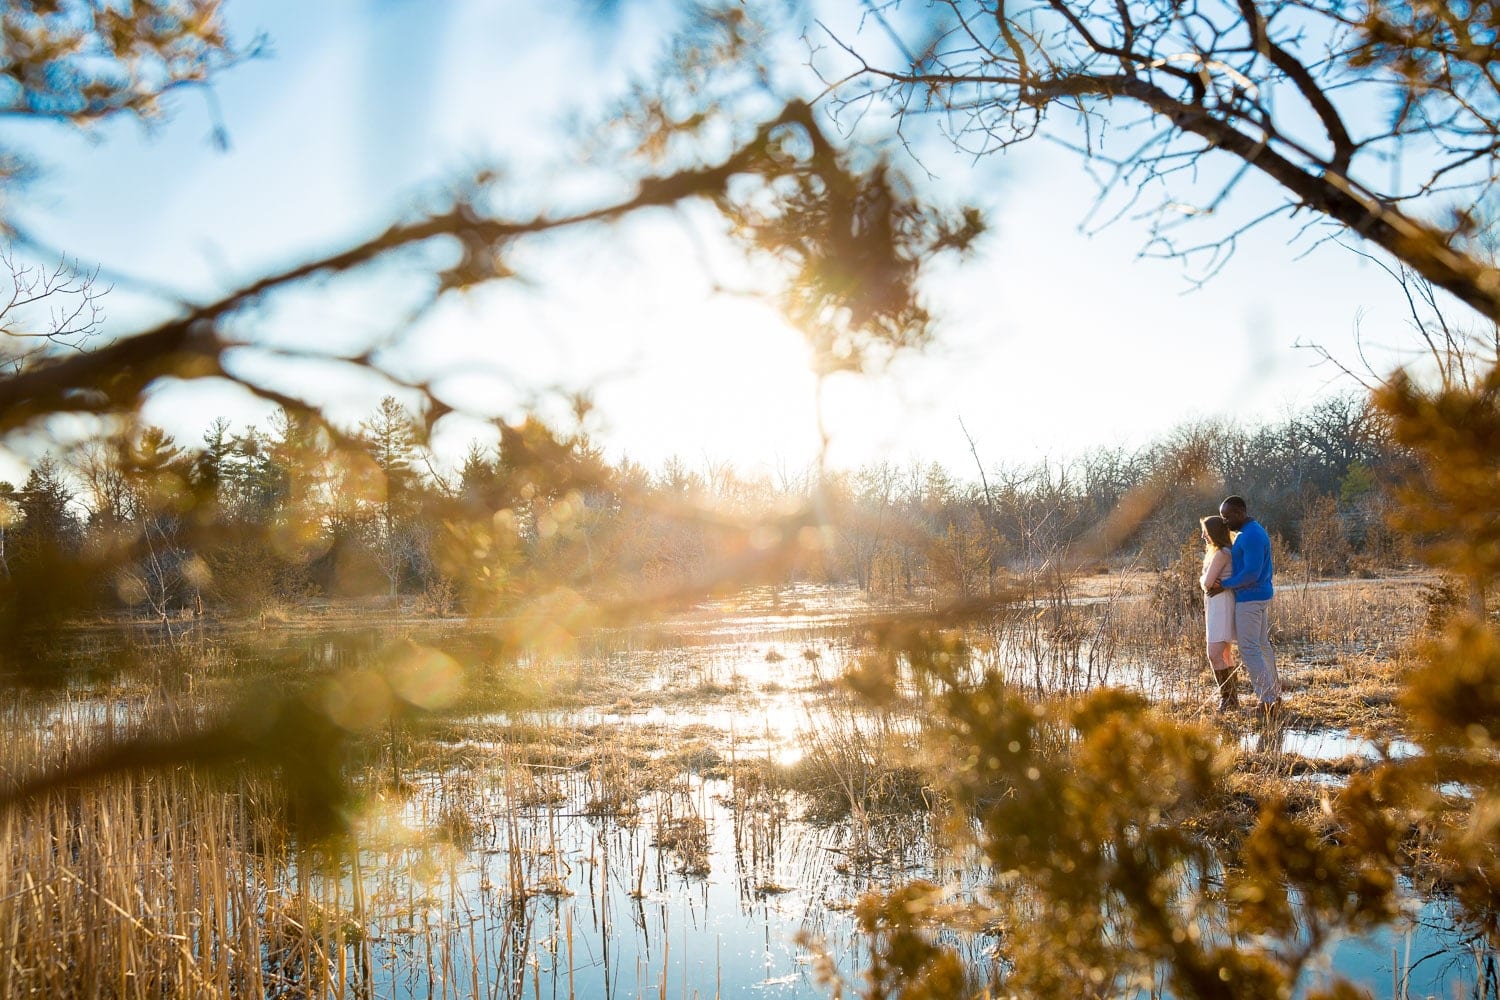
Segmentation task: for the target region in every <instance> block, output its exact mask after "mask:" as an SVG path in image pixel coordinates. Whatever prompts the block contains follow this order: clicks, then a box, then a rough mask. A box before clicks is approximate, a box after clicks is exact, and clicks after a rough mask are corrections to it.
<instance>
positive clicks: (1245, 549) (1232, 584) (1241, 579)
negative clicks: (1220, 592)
mask: <svg viewBox="0 0 1500 1000" xmlns="http://www.w3.org/2000/svg"><path fill="white" fill-rule="evenodd" d="M1229 570H1230V572H1229V575H1228V576H1227V577H1225V578H1224V589H1225V590H1232V591H1234V599H1235V600H1236V601H1269V600H1270V599H1271V592H1272V589H1271V576H1272V575H1273V574H1274V573H1275V567H1273V566H1272V565H1271V538H1270V536H1269V535H1267V534H1266V529H1265V528H1262V527H1261V526H1260V522H1259V521H1257V520H1255V519H1254V518H1252V519H1250V520H1249V521H1246V522H1245V526H1244V527H1243V528H1241V529H1240V533H1239V534H1238V535H1236V536H1235V539H1234V546H1233V547H1232V548H1231V549H1230V550H1229Z"/></svg>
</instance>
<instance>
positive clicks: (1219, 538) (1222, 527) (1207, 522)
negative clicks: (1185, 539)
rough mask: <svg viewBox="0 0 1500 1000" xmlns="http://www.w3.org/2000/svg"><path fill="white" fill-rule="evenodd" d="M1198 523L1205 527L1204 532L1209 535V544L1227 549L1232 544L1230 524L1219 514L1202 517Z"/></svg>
mask: <svg viewBox="0 0 1500 1000" xmlns="http://www.w3.org/2000/svg"><path fill="white" fill-rule="evenodd" d="M1198 524H1199V525H1200V526H1201V527H1202V528H1203V533H1204V534H1205V535H1207V536H1208V541H1209V544H1210V545H1212V546H1213V547H1214V548H1216V549H1227V548H1229V546H1230V545H1231V544H1232V543H1231V542H1230V540H1229V525H1228V524H1226V523H1225V522H1224V519H1223V518H1222V517H1220V516H1219V515H1218V514H1210V515H1208V516H1207V517H1205V518H1200V519H1199V521H1198Z"/></svg>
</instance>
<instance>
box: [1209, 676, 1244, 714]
mask: <svg viewBox="0 0 1500 1000" xmlns="http://www.w3.org/2000/svg"><path fill="white" fill-rule="evenodd" d="M1214 680H1215V681H1216V682H1217V683H1218V685H1219V712H1220V713H1224V712H1233V711H1234V710H1235V709H1236V708H1238V707H1239V704H1240V700H1239V697H1238V696H1237V695H1236V694H1235V693H1234V668H1233V667H1230V668H1229V669H1228V670H1217V669H1216V670H1215V671H1214Z"/></svg>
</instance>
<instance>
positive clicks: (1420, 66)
mask: <svg viewBox="0 0 1500 1000" xmlns="http://www.w3.org/2000/svg"><path fill="white" fill-rule="evenodd" d="M863 6H864V10H865V16H864V18H863V19H862V20H861V21H860V22H859V24H858V26H856V27H854V28H852V29H849V30H848V31H842V30H838V29H831V28H824V29H823V33H822V34H819V35H814V36H811V37H813V38H814V40H815V42H814V51H813V64H814V66H815V67H816V68H818V69H819V71H820V72H821V73H822V74H823V76H824V78H825V81H826V82H827V84H828V88H829V97H828V102H829V106H830V107H831V108H832V109H833V110H834V112H835V114H837V115H839V116H840V117H841V119H842V120H843V121H845V122H846V123H852V122H853V121H854V119H855V118H856V117H857V116H859V115H862V114H864V113H867V112H875V111H886V110H891V111H894V113H895V115H896V116H897V118H898V120H899V127H900V129H901V130H902V132H903V134H904V135H906V136H907V137H911V136H912V129H913V127H914V125H915V123H916V122H917V121H918V120H920V119H928V118H936V119H937V121H938V122H939V123H940V125H941V128H942V129H943V130H944V132H945V134H946V135H947V136H948V137H949V138H950V139H951V140H952V141H953V142H955V143H957V144H958V145H959V146H960V147H961V148H962V149H963V150H964V151H966V152H969V153H972V154H974V155H976V156H983V155H987V154H991V153H995V152H998V151H1001V150H1004V149H1006V148H1007V147H1010V146H1012V145H1014V144H1016V143H1019V142H1024V141H1026V140H1028V139H1032V138H1034V137H1039V136H1044V137H1049V138H1051V139H1054V140H1057V141H1059V142H1061V143H1063V144H1065V145H1070V146H1073V147H1074V148H1076V149H1077V151H1078V152H1079V153H1080V155H1081V156H1082V157H1083V158H1084V159H1085V162H1086V165H1087V166H1088V168H1089V169H1090V170H1091V171H1092V172H1094V173H1095V175H1096V177H1097V179H1098V180H1099V182H1100V185H1101V201H1100V211H1101V212H1102V214H1103V216H1104V217H1105V218H1113V217H1118V216H1119V215H1122V214H1126V213H1136V212H1139V213H1141V214H1143V215H1144V216H1146V217H1147V218H1149V219H1150V220H1151V225H1152V227H1153V230H1152V236H1151V239H1150V244H1149V246H1148V252H1153V253H1161V254H1182V255H1187V256H1189V257H1194V258H1198V259H1199V261H1200V263H1201V265H1202V266H1203V267H1204V269H1205V270H1206V271H1207V272H1212V271H1213V270H1215V269H1216V268H1217V266H1218V265H1219V264H1221V263H1222V261H1223V260H1224V259H1226V256H1227V254H1228V253H1230V252H1232V250H1233V248H1234V245H1235V242H1236V240H1237V239H1238V238H1239V236H1240V235H1241V234H1242V233H1243V232H1244V231H1245V230H1246V229H1247V228H1248V227H1250V226H1252V225H1254V224H1256V223H1257V222H1259V221H1261V220H1263V219H1265V218H1267V217H1270V216H1274V215H1278V214H1282V215H1288V216H1291V215H1297V214H1299V213H1310V216H1309V217H1310V218H1312V219H1319V218H1321V219H1326V220H1329V221H1331V222H1333V223H1335V224H1337V226H1338V227H1341V228H1342V229H1343V230H1345V231H1347V232H1350V233H1353V234H1355V235H1357V236H1359V237H1361V238H1362V239H1364V240H1366V241H1368V242H1369V243H1371V244H1374V245H1375V246H1377V247H1379V248H1380V249H1381V250H1383V251H1385V252H1386V253H1388V254H1389V255H1390V256H1391V257H1392V258H1393V259H1394V260H1396V261H1398V262H1400V263H1401V264H1402V265H1404V266H1406V267H1409V268H1410V269H1411V270H1412V271H1413V272H1415V273H1416V274H1417V275H1420V276H1421V277H1422V278H1424V279H1426V280H1427V281H1430V282H1431V283H1432V284H1433V285H1435V286H1437V287H1439V288H1443V289H1446V290H1447V291H1448V292H1450V293H1452V294H1453V295H1455V296H1456V297H1458V298H1459V299H1460V300H1462V301H1464V302H1466V303H1468V304H1469V305H1470V306H1472V307H1473V308H1474V309H1476V310H1477V311H1478V312H1479V313H1481V314H1482V315H1484V316H1487V317H1490V318H1497V317H1500V273H1497V272H1496V270H1495V269H1494V268H1493V267H1492V266H1491V265H1490V264H1489V262H1488V261H1487V260H1486V259H1484V256H1483V255H1482V254H1479V253H1476V252H1475V247H1474V245H1473V242H1472V237H1473V236H1474V235H1475V233H1476V231H1477V224H1478V216H1479V214H1480V213H1481V212H1482V207H1481V206H1482V204H1483V202H1484V201H1485V199H1487V198H1488V197H1489V196H1490V195H1491V193H1492V192H1493V190H1494V187H1495V182H1496V178H1497V173H1496V157H1495V154H1496V152H1497V151H1500V80H1497V78H1496V76H1495V74H1494V71H1493V60H1494V58H1495V46H1494V43H1493V42H1492V41H1485V39H1489V38H1492V37H1493V28H1492V26H1491V25H1490V24H1489V23H1487V22H1486V18H1487V17H1488V16H1489V15H1488V13H1487V12H1488V8H1483V7H1467V8H1462V9H1460V8H1455V7H1452V6H1451V5H1447V4H1443V3H1441V2H1437V0H1415V2H1412V3H1399V4H1398V3H1387V2H1384V0H1375V2H1372V3H1368V4H1355V5H1350V4H1346V3H1342V2H1340V0H1115V2H1109V3H1101V2H1095V0H1011V2H1008V3H1007V2H1003V0H939V2H936V3H933V4H929V5H925V6H923V7H922V8H921V9H920V10H918V9H917V8H916V5H914V4H903V3H901V2H900V0H894V2H875V0H867V2H866V3H865V4H864V5H863ZM1253 174H1259V175H1261V176H1263V177H1264V178H1268V179H1269V180H1270V181H1272V182H1273V183H1274V184H1275V185H1276V186H1278V187H1279V189H1280V192H1281V197H1280V198H1279V199H1278V198H1274V197H1273V198H1271V199H1269V200H1267V199H1265V198H1263V197H1262V196H1260V195H1258V194H1255V193H1253V192H1251V191H1249V190H1243V191H1242V190H1241V189H1242V188H1252V187H1253V185H1248V184H1246V179H1247V177H1249V176H1251V175H1253ZM1192 219H1196V220H1204V219H1213V220H1215V221H1217V222H1218V223H1219V227H1218V228H1217V229H1216V230H1214V229H1212V228H1210V229H1209V230H1205V229H1204V228H1202V227H1198V226H1195V227H1194V228H1191V229H1181V228H1179V227H1180V226H1181V225H1182V224H1183V223H1184V222H1186V221H1188V220H1192ZM1184 234H1191V235H1187V236H1184Z"/></svg>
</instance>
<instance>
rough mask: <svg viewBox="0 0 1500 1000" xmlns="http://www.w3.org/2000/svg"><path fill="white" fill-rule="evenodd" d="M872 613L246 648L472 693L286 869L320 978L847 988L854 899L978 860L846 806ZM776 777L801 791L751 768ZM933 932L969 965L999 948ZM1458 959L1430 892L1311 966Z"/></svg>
mask: <svg viewBox="0 0 1500 1000" xmlns="http://www.w3.org/2000/svg"><path fill="white" fill-rule="evenodd" d="M890 610H891V609H890V608H888V607H882V606H879V605H876V604H872V603H870V602H868V601H867V600H866V599H865V598H864V597H863V596H862V595H860V594H858V593H856V592H852V591H846V590H835V589H829V588H814V587H804V588H783V589H779V590H775V591H769V590H768V591H758V592H754V593H751V594H748V595H744V596H742V597H740V598H737V599H734V600H725V601H719V602H714V603H711V604H705V605H701V606H699V607H696V608H693V609H691V610H688V611H684V612H681V613H679V614H675V615H671V616H664V617H661V618H659V619H657V620H655V621H653V622H652V623H650V624H649V625H634V626H632V627H630V628H619V629H594V630H591V631H589V632H588V633H587V634H586V635H568V634H565V633H562V632H558V631H553V632H549V633H546V634H539V635H533V636H529V637H528V641H527V642H526V643H525V644H524V646H518V644H516V643H515V641H514V627H513V625H506V626H505V628H504V629H501V628H500V627H499V626H498V625H497V624H496V623H483V622H468V623H453V622H432V623H425V624H422V623H416V624H414V623H412V622H403V623H401V624H399V625H392V626H390V627H380V628H372V627H361V628H342V627H337V626H332V625H331V626H330V627H328V628H326V629H322V628H301V629H294V630H285V631H283V632H280V633H278V634H276V635H274V636H271V637H268V639H267V640H266V641H263V642H260V643H258V644H257V645H256V646H255V647H254V648H255V649H257V650H258V652H257V653H256V654H255V655H256V656H257V657H259V658H260V659H261V662H260V663H259V664H258V666H259V667H261V668H264V669H275V670H284V669H291V670H295V671H298V672H301V673H307V674H309V675H316V674H319V673H331V672H334V671H346V672H347V671H355V672H358V671H360V670H362V669H365V668H366V667H367V666H368V665H369V664H370V663H371V662H373V661H375V660H377V659H379V658H381V657H383V656H386V655H387V651H388V650H389V649H390V648H391V647H392V646H393V645H394V644H404V645H406V646H412V645H415V646H420V647H421V648H424V649H435V650H440V651H441V655H442V656H444V657H447V658H451V660H452V661H453V662H455V663H459V664H462V666H463V668H464V669H465V670H466V671H467V672H468V673H469V674H470V675H471V676H473V675H476V674H475V672H476V670H477V671H478V674H477V676H484V677H489V678H491V679H492V681H493V684H494V688H493V690H490V691H489V692H488V694H489V695H490V696H491V697H488V698H481V699H478V700H477V701H476V704H477V705H479V706H480V707H478V708H476V709H475V710H474V711H472V712H469V711H464V712H461V713H459V714H453V713H452V712H450V713H448V714H447V715H446V716H445V717H444V720H443V723H442V724H441V725H438V726H436V727H435V728H432V729H431V730H424V731H421V732H417V731H413V732H411V733H402V734H400V735H395V734H393V736H392V747H393V751H394V752H393V758H394V759H393V761H392V763H393V765H394V766H395V767H396V769H397V772H398V773H396V774H395V775H393V776H390V779H389V780H380V781H375V780H371V781H369V782H368V783H367V787H366V788H365V790H364V791H365V795H364V798H363V805H362V808H361V809H360V811H359V812H358V813H357V814H355V816H354V817H353V825H354V827H355V833H356V834H357V836H356V838H355V839H354V840H353V841H352V843H356V844H358V845H359V846H358V848H350V849H348V850H347V851H345V852H343V853H342V854H341V855H339V856H338V857H336V858H335V859H334V860H333V862H332V863H331V864H326V863H325V864H323V865H320V866H318V867H317V868H316V869H314V868H312V867H309V869H308V871H307V872H304V873H302V874H301V875H299V876H298V877H299V878H303V877H305V878H307V879H308V880H310V882H311V883H312V884H313V885H315V889H314V895H315V896H316V897H317V898H318V899H319V901H320V902H319V906H320V907H321V913H322V917H323V919H324V920H325V922H326V923H328V924H330V925H336V926H339V927H343V928H346V929H348V930H347V931H346V932H341V933H346V936H347V942H348V947H347V948H346V949H344V952H341V953H345V952H346V953H347V967H346V966H344V965H342V964H341V965H340V967H339V969H338V970H337V977H338V982H339V984H340V989H346V990H347V991H348V992H350V993H352V994H353V995H367V996H374V997H403V998H404V997H413V998H415V997H424V998H425V997H444V998H446V997H517V998H519V997H570V998H571V997H578V998H591V1000H592V998H604V1000H612V998H616V997H620V998H625V997H645V996H650V997H658V998H664V997H681V998H684V1000H686V998H696V997H737V996H765V997H778V998H779V997H820V996H828V995H830V987H829V986H828V985H827V979H828V976H829V975H837V976H842V977H843V978H844V979H845V980H846V981H848V982H851V983H858V982H859V971H860V969H861V968H862V967H863V966H864V964H865V962H866V960H867V958H868V952H867V944H866V942H865V940H864V938H863V937H862V936H861V934H860V933H858V931H857V927H856V918H855V911H854V907H855V904H856V901H857V900H858V899H859V897H860V896H861V895H862V894H863V893H865V892H867V891H870V890H872V889H884V888H890V887H891V886H893V885H894V884H897V883H899V882H900V881H902V880H904V879H908V878H918V877H920V878H925V879H929V880H931V881H933V882H935V883H937V884H939V885H944V886H947V887H948V888H949V891H950V892H952V893H955V894H958V895H963V894H965V893H969V892H973V891H977V888H978V887H979V886H980V885H982V884H983V883H984V882H985V881H986V877H987V875H988V874H989V873H987V872H985V871H984V870H983V868H982V867H980V866H979V865H978V864H977V862H976V861H975V860H974V859H973V858H972V857H966V856H956V855H954V853H953V852H952V851H950V850H947V849H944V848H942V847H940V846H939V845H940V842H941V840H942V839H943V838H941V837H939V836H937V832H936V831H935V830H934V829H933V826H934V824H935V822H936V820H935V818H934V817H933V815H932V813H931V812H930V810H927V809H923V808H920V807H911V808H905V809H903V808H892V809H888V810H871V809H869V808H867V807H866V805H865V803H867V802H868V801H869V795H868V793H869V792H870V789H869V788H868V787H864V786H861V785H860V783H861V782H865V781H868V780H870V775H869V773H868V771H867V769H866V767H865V765H867V764H868V759H867V758H868V757H869V756H870V755H872V754H875V753H878V752H879V748H880V747H881V746H884V745H888V744H890V743H892V742H900V741H901V740H902V738H904V737H906V736H909V735H912V734H913V732H914V730H915V728H916V727H917V726H918V725H920V721H919V720H917V719H913V718H909V717H903V716H900V715H892V714H889V713H871V712H869V711H867V710H865V709H864V708H862V707H861V706H860V705H859V703H858V702H857V701H856V700H854V699H852V698H850V697H849V696H848V695H847V694H846V693H845V692H843V691H842V689H841V688H840V687H839V686H838V685H837V683H836V679H837V677H838V676H839V675H840V674H841V673H842V672H843V671H844V670H845V669H847V668H848V667H850V666H851V665H852V664H853V663H855V662H856V661H857V660H858V658H859V657H860V656H861V655H863V653H864V652H865V651H867V650H868V649H869V648H870V644H871V636H870V630H871V628H872V627H873V625H874V623H875V622H877V621H878V620H879V619H880V618H882V617H883V616H884V615H886V614H887V613H888V612H889V611H890ZM975 639H976V641H975V643H974V647H975V649H976V650H978V653H977V655H978V656H980V657H981V659H983V662H982V663H981V664H980V666H981V668H982V669H1003V670H1007V671H1010V672H1013V673H1016V674H1017V676H1018V680H1019V681H1021V682H1032V681H1033V680H1035V679H1036V678H1040V677H1041V676H1042V664H1041V661H1040V660H1039V659H1038V655H1039V654H1038V653H1037V652H1036V647H1035V646H1034V644H1033V645H1032V646H1031V647H1030V648H1029V651H1028V649H1025V648H1022V647H1021V646H1019V645H1007V643H1008V640H1007V639H1006V637H1005V636H1003V635H1001V634H999V633H997V632H994V631H990V632H988V633H986V634H985V635H983V636H976V637H975ZM517 648H524V649H525V650H526V652H525V653H524V654H518V653H517V652H516V649H517ZM1053 666H1054V667H1055V666H1056V665H1055V664H1054V665H1053ZM1049 669H1051V668H1049ZM1114 669H1115V673H1114V676H1108V677H1106V676H1104V675H1103V674H1102V673H1101V676H1100V680H1105V679H1107V680H1108V681H1110V682H1111V683H1117V684H1118V683H1125V684H1130V685H1133V686H1136V687H1139V688H1141V689H1142V690H1145V691H1146V692H1147V693H1148V694H1153V693H1164V692H1170V691H1174V690H1176V688H1175V687H1174V686H1176V685H1182V684H1186V683H1197V682H1198V679H1194V678H1183V677H1178V676H1167V675H1162V674H1157V673H1154V672H1153V671H1152V670H1151V669H1150V668H1149V666H1145V665H1140V664H1137V665H1134V666H1130V665H1128V664H1127V665H1124V666H1119V667H1116V668H1114ZM116 707H117V706H111V705H104V706H102V707H101V708H100V711H102V712H104V713H106V714H109V713H112V712H114V711H115V710H116ZM120 710H121V711H126V709H125V708H123V707H121V708H120ZM1277 738H1278V739H1279V740H1282V741H1284V749H1285V750H1286V751H1287V752H1292V753H1296V754H1298V755H1299V756H1301V757H1303V758H1317V757H1318V756H1320V755H1322V756H1328V757H1345V756H1347V755H1349V754H1363V755H1372V754H1373V753H1375V752H1376V748H1375V747H1374V746H1373V745H1372V744H1368V743H1366V742H1365V741H1363V740H1362V739H1361V738H1360V737H1358V736H1357V735H1354V734H1349V733H1333V732H1309V731H1299V730H1288V731H1286V732H1284V733H1283V734H1281V735H1279V736H1278V737H1277ZM1257 749H1260V750H1262V751H1264V750H1265V746H1264V745H1263V741H1262V745H1261V746H1260V747H1258V748H1257ZM1397 749H1398V750H1399V749H1400V748H1397ZM747 765H753V766H747ZM799 766H800V767H801V768H802V769H803V770H804V771H806V772H808V773H811V774H814V775H816V776H817V780H818V781H819V782H821V787H807V786H799V785H797V784H796V783H795V782H793V783H790V784H788V783H777V782H770V781H766V780H760V779H758V778H756V776H757V775H760V776H762V778H763V777H764V776H765V775H768V774H771V773H774V772H785V771H786V770H788V769H795V768H798V767H799ZM382 777H383V779H384V776H382ZM878 780H885V779H883V778H881V779H878ZM1331 780H1337V779H1336V778H1335V779H1331ZM908 792H909V793H912V794H917V795H920V794H921V790H920V788H917V789H909V790H908ZM894 801H896V802H897V803H898V804H899V801H900V800H899V799H895V800H894ZM914 805H915V804H914ZM950 943H952V944H954V945H955V946H957V947H958V948H959V949H961V950H962V951H963V952H964V953H966V954H968V955H970V956H971V957H973V958H974V959H975V960H976V961H978V962H981V963H982V962H983V961H988V960H989V958H988V956H990V955H991V954H992V953H993V950H994V948H995V947H996V945H997V943H998V942H997V941H996V940H994V939H991V938H988V937H986V936H985V935H982V934H976V935H955V936H953V937H951V938H950ZM1482 958H1483V956H1482V955H1476V953H1474V952H1471V951H1470V950H1469V949H1468V948H1467V947H1466V945H1465V944H1464V942H1463V941H1462V939H1461V935H1460V934H1459V933H1458V932H1457V931H1456V930H1454V929H1453V928H1452V926H1451V923H1450V922H1449V921H1448V920H1447V919H1446V916H1445V910H1444V906H1443V903H1442V902H1441V901H1440V900H1428V901H1420V900H1415V901H1414V902H1413V906H1412V911H1411V919H1410V920H1409V921H1408V922H1407V923H1406V924H1404V925H1402V926H1401V927H1400V928H1398V929H1396V930H1393V931H1383V932H1381V933H1379V934H1378V935H1374V936H1371V937H1368V938H1364V939H1357V940H1355V939H1351V940H1347V941H1344V942H1341V943H1340V944H1338V945H1337V946H1336V947H1335V948H1334V949H1333V950H1332V951H1331V953H1330V963H1331V967H1332V968H1334V969H1336V970H1338V971H1340V972H1342V973H1344V974H1346V975H1351V976H1353V977H1354V978H1355V979H1356V980H1357V981H1358V982H1360V983H1361V984H1362V985H1364V986H1365V987H1366V988H1368V989H1370V990H1371V991H1372V992H1373V993H1374V994H1375V995H1377V996H1380V995H1410V996H1443V997H1447V996H1454V995H1476V993H1477V987H1476V984H1477V983H1478V981H1479V980H1480V979H1482V978H1483V977H1482V975H1480V970H1478V969H1477V968H1476V962H1477V961H1479V960H1480V959H1482ZM1305 985H1308V986H1311V985H1315V984H1314V983H1307V984H1305Z"/></svg>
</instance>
